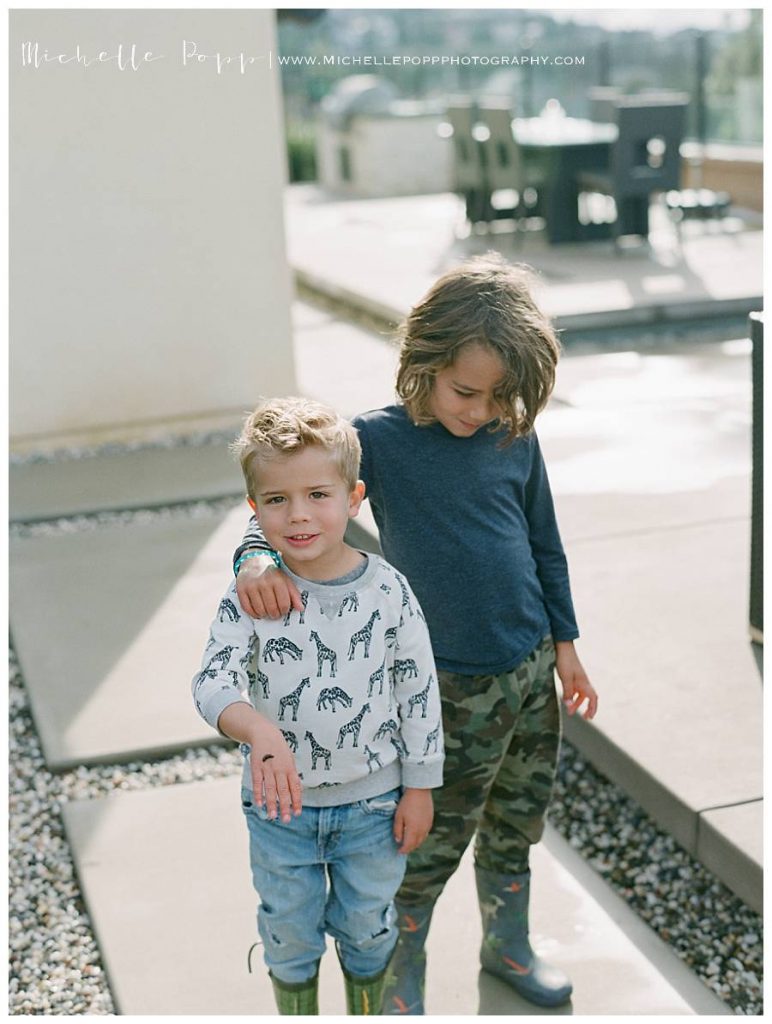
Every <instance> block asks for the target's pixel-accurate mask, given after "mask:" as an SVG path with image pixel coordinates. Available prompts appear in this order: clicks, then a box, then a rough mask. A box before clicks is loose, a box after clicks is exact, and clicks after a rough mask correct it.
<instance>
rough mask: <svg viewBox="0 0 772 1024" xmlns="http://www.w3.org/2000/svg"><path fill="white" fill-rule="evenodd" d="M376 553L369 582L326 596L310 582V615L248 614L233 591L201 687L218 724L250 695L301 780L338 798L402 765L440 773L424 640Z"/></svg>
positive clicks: (205, 711) (396, 577)
mask: <svg viewBox="0 0 772 1024" xmlns="http://www.w3.org/2000/svg"><path fill="white" fill-rule="evenodd" d="M371 557H372V558H373V561H374V566H373V568H374V570H377V571H375V572H373V573H371V577H372V578H371V579H370V580H369V581H368V585H367V586H360V585H359V584H358V583H357V581H354V582H353V583H351V584H349V585H347V586H346V587H342V588H340V589H339V590H338V591H337V593H335V594H332V593H330V594H327V593H326V592H325V590H324V587H323V585H321V584H316V583H311V582H309V583H308V585H307V586H306V587H305V588H303V589H302V590H300V593H301V595H302V604H303V609H302V611H300V610H299V609H294V608H293V609H291V610H290V611H289V612H288V613H287V614H286V615H283V616H280V617H279V618H278V619H276V620H266V619H259V620H258V619H253V618H251V617H250V616H248V615H246V614H244V613H243V612H241V610H240V606H239V604H238V598H237V596H236V592H235V588H234V587H231V588H230V589H229V591H228V593H227V594H226V596H225V598H224V599H223V600H222V601H221V602H220V604H219V606H218V607H217V613H216V617H215V620H214V622H213V623H212V627H211V632H210V634H209V636H208V637H207V644H206V650H205V653H204V657H203V659H202V664H201V667H200V669H199V671H198V673H197V674H196V676H195V677H194V680H193V690H194V693H193V697H194V700H195V701H196V707H197V710H198V711H199V713H200V714H201V715H202V716H203V717H204V718H206V720H207V721H209V722H210V724H212V725H216V720H217V717H218V715H219V712H220V710H221V709H222V708H224V707H226V706H227V705H228V704H229V703H232V702H233V700H239V699H240V700H244V699H245V698H246V699H248V700H249V701H250V702H251V703H252V705H253V706H254V707H256V708H257V709H258V710H259V712H260V713H261V714H263V715H266V717H267V718H268V719H269V720H270V721H272V722H273V723H274V724H275V725H276V726H277V728H280V729H281V734H282V736H283V738H284V741H285V742H286V744H287V748H288V750H289V752H290V753H291V754H292V755H293V757H294V758H295V762H296V767H297V770H298V774H299V775H300V776H301V777H302V778H303V780H304V782H303V785H304V786H305V787H310V788H311V789H315V788H320V787H321V786H323V785H324V786H328V787H331V786H342V787H343V790H342V795H341V799H343V793H344V792H345V791H346V786H347V785H349V784H350V782H351V781H352V780H356V779H360V780H361V779H366V778H369V777H370V776H375V775H377V773H379V772H381V771H385V770H386V769H389V768H391V769H392V770H393V766H394V764H395V762H398V761H400V760H401V761H409V762H410V763H411V764H413V765H416V766H418V764H419V761H418V757H421V758H422V759H424V760H425V761H426V764H427V765H436V766H437V767H436V769H433V772H434V774H433V776H432V777H433V778H434V779H438V778H439V777H441V761H442V731H441V724H440V701H439V693H438V691H437V685H436V682H435V678H436V671H435V669H434V664H433V661H432V659H431V648H430V641H429V637H428V633H427V631H426V627H425V624H424V623H423V620H422V617H421V612H420V608H419V605H418V602H417V601H416V599H415V596H414V595H413V594H412V591H410V588H409V586H408V585H407V583H406V581H405V580H404V579H403V578H402V577H401V576H400V574H398V573H397V572H396V571H395V570H394V569H393V568H392V567H391V566H389V565H388V563H386V562H383V561H382V560H380V559H379V558H378V557H377V556H371ZM365 664H367V665H368V666H369V668H368V670H367V671H364V666H365ZM314 669H315V671H314ZM328 680H329V681H328ZM355 709H356V713H354V710H355ZM411 751H412V752H413V753H412V754H411ZM389 778H390V779H393V778H394V776H393V775H391V774H390V775H389ZM431 784H432V785H437V784H438V781H434V782H433V783H431Z"/></svg>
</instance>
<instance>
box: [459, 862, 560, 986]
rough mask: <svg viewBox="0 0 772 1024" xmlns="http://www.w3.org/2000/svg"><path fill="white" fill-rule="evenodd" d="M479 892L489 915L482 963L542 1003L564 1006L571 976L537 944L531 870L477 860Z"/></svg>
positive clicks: (485, 915) (483, 910) (482, 907)
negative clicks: (531, 936)
mask: <svg viewBox="0 0 772 1024" xmlns="http://www.w3.org/2000/svg"><path fill="white" fill-rule="evenodd" d="M475 877H476V879H477V897H478V899H479V901H480V911H481V913H482V919H483V941H482V947H481V949H480V963H481V964H482V966H483V969H484V970H486V971H488V972H489V973H490V974H495V975H496V977H497V978H501V979H502V980H503V981H505V982H506V983H507V984H508V985H510V986H511V987H512V988H513V989H514V990H515V991H516V992H517V993H518V994H519V995H521V996H522V997H523V999H527V1000H528V1002H530V1003H535V1004H536V1005H537V1006H560V1005H561V1004H562V1003H565V1002H567V1001H568V999H569V998H570V996H571V992H572V991H573V986H572V985H571V982H570V981H569V979H568V978H567V977H566V975H565V974H564V973H563V972H562V971H561V970H559V969H558V968H557V967H551V966H550V965H549V964H546V963H545V962H544V961H543V960H541V959H540V958H539V957H538V956H537V955H536V954H535V953H534V951H533V950H532V949H531V944H530V942H529V941H528V896H529V889H530V880H531V873H530V871H526V872H524V873H523V874H521V875H501V874H497V873H496V872H493V871H484V870H483V869H482V868H480V867H477V865H475Z"/></svg>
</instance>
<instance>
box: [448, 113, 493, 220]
mask: <svg viewBox="0 0 772 1024" xmlns="http://www.w3.org/2000/svg"><path fill="white" fill-rule="evenodd" d="M446 116H447V119H448V121H449V122H450V126H451V128H452V129H453V135H452V142H453V179H454V182H453V189H454V191H455V192H456V193H458V195H460V196H461V197H462V198H463V200H464V204H465V209H466V219H467V220H468V221H469V223H470V224H474V223H476V222H477V221H481V220H485V219H486V213H487V205H488V184H487V180H486V175H485V162H484V159H483V155H482V150H481V148H480V143H479V142H478V141H477V140H476V139H475V138H474V136H473V134H472V132H473V128H474V124H475V116H476V108H475V105H474V104H473V103H472V102H471V101H456V102H455V103H454V104H453V105H451V106H448V108H447V110H446Z"/></svg>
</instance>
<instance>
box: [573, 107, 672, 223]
mask: <svg viewBox="0 0 772 1024" xmlns="http://www.w3.org/2000/svg"><path fill="white" fill-rule="evenodd" d="M686 104H687V97H686V96H682V99H681V101H679V102H673V101H672V98H669V99H668V102H660V101H658V100H657V99H656V98H650V99H642V98H640V97H630V98H624V99H621V100H618V101H617V102H616V104H615V113H616V117H615V121H616V124H617V129H618V136H617V140H616V142H615V143H614V145H613V146H612V147H611V156H610V162H609V166H608V168H607V169H605V170H603V171H583V172H580V174H579V175H578V178H577V182H578V185H579V191H580V192H600V193H603V194H604V195H610V196H612V197H613V199H614V202H615V204H616V209H617V216H616V220H615V221H614V224H613V228H612V232H613V235H614V239H615V241H616V240H618V238H619V237H620V236H621V235H630V234H632V235H642V236H643V237H644V238H647V237H648V233H649V201H650V196H651V195H652V194H653V193H655V192H668V191H669V190H671V189H677V188H679V185H680V181H681V154H680V145H681V140H682V139H683V132H684V122H685V116H686Z"/></svg>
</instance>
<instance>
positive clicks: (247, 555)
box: [233, 548, 281, 576]
mask: <svg viewBox="0 0 772 1024" xmlns="http://www.w3.org/2000/svg"><path fill="white" fill-rule="evenodd" d="M262 555H265V556H266V558H267V559H268V560H269V561H270V562H272V563H273V564H274V565H275V566H276V568H277V569H281V556H280V555H279V553H278V551H274V550H273V549H272V548H271V549H268V548H251V549H250V550H249V551H245V552H244V554H243V555H241V556H240V557H239V558H238V559H237V560H236V562H235V563H234V566H233V574H234V576H238V574H239V572H240V571H241V568H242V566H243V565H244V564H245V563H246V562H248V561H250V560H251V559H253V558H260V557H261V556H262ZM263 566H264V567H267V563H263Z"/></svg>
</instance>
